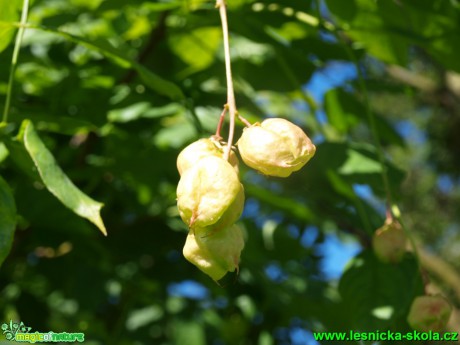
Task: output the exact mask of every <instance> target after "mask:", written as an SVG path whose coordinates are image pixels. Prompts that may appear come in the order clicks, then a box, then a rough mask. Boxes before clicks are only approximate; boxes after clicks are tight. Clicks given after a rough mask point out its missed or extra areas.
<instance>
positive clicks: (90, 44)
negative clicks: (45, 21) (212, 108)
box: [32, 26, 184, 99]
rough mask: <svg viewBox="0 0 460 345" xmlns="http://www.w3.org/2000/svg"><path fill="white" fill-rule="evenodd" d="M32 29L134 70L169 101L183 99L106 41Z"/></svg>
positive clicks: (171, 85)
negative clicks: (72, 43) (168, 98)
mask: <svg viewBox="0 0 460 345" xmlns="http://www.w3.org/2000/svg"><path fill="white" fill-rule="evenodd" d="M32 27H33V28H34V29H38V30H43V31H47V32H52V33H54V34H57V35H60V36H62V37H64V38H66V39H68V40H69V41H72V42H75V43H78V44H81V45H83V46H85V47H87V48H89V49H92V50H96V51H98V52H99V53H101V54H103V55H105V56H106V57H108V58H111V59H112V60H114V61H115V62H116V63H118V64H119V65H120V66H121V67H123V68H132V69H134V70H136V72H137V73H138V74H139V77H140V78H141V79H142V80H143V82H144V83H145V85H146V86H148V87H149V88H150V89H152V90H153V91H156V92H158V93H159V94H161V95H164V96H168V97H170V98H171V99H183V98H184V95H183V93H182V91H181V89H180V88H179V87H178V86H177V85H176V84H174V83H172V82H170V81H167V80H165V79H163V78H161V77H160V76H158V75H157V74H155V73H153V72H152V71H150V70H149V69H147V68H145V67H144V66H143V65H141V64H139V63H138V62H136V61H133V60H131V59H129V58H127V57H125V56H124V54H123V53H122V52H121V51H119V50H117V49H116V48H114V47H113V46H111V45H110V44H109V43H108V42H106V41H91V40H89V39H86V38H83V37H78V36H75V35H72V34H69V33H67V32H63V31H59V30H56V29H52V28H48V27H42V26H32Z"/></svg>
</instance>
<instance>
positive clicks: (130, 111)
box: [107, 102, 183, 123]
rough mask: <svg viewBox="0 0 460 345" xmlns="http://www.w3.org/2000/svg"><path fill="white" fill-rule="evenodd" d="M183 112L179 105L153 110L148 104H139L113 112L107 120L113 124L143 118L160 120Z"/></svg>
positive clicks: (174, 104)
mask: <svg viewBox="0 0 460 345" xmlns="http://www.w3.org/2000/svg"><path fill="white" fill-rule="evenodd" d="M182 110H183V107H182V106H181V105H180V104H178V103H170V104H168V105H165V106H163V107H156V108H153V107H152V106H151V105H150V103H148V102H139V103H134V104H131V105H129V106H128V107H126V108H120V109H113V110H111V111H110V112H109V113H108V115H107V118H108V119H109V121H111V122H122V123H125V122H130V121H134V120H137V119H141V118H148V119H153V118H160V117H164V116H170V115H175V114H177V113H179V112H180V111H182Z"/></svg>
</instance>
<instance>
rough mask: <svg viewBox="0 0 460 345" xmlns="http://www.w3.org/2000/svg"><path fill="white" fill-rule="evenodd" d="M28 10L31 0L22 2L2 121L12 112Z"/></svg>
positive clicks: (6, 119)
mask: <svg viewBox="0 0 460 345" xmlns="http://www.w3.org/2000/svg"><path fill="white" fill-rule="evenodd" d="M28 11H29V0H24V2H23V4H22V14H21V26H20V27H19V30H18V33H17V35H16V41H15V42H14V50H13V57H12V59H11V68H10V75H9V77H8V86H7V89H6V100H5V108H4V109H3V118H2V122H8V114H9V112H10V104H11V94H12V92H13V79H14V72H15V71H16V65H17V62H18V56H19V49H20V48H21V43H22V38H23V36H24V31H25V30H26V29H25V26H26V23H27V15H28Z"/></svg>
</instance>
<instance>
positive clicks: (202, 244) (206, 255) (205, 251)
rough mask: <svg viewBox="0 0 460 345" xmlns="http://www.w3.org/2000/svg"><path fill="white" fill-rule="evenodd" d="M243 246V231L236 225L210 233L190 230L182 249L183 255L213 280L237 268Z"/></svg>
mask: <svg viewBox="0 0 460 345" xmlns="http://www.w3.org/2000/svg"><path fill="white" fill-rule="evenodd" d="M243 247H244V239H243V233H242V231H241V229H240V228H239V227H238V226H237V225H233V226H231V227H229V228H226V229H223V230H221V231H219V232H216V233H213V234H210V235H201V236H200V235H198V233H194V232H193V231H190V232H189V234H188V236H187V240H186V242H185V246H184V249H183V254H184V257H185V258H186V259H187V260H188V261H189V262H191V263H192V264H194V265H195V266H196V267H198V268H199V269H200V270H201V271H203V272H204V273H206V274H207V275H209V276H210V277H211V278H212V279H214V280H215V281H218V280H220V279H222V278H223V277H224V276H225V275H226V274H227V272H234V271H235V269H236V270H237V269H238V264H239V261H240V254H241V251H242V250H243Z"/></svg>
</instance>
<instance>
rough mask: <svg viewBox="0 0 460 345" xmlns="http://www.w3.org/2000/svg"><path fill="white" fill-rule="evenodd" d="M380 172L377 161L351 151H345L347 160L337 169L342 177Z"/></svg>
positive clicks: (380, 168) (380, 167) (379, 165)
mask: <svg viewBox="0 0 460 345" xmlns="http://www.w3.org/2000/svg"><path fill="white" fill-rule="evenodd" d="M380 172H382V165H381V164H380V162H379V161H377V160H374V159H373V158H371V157H369V156H367V155H365V154H363V153H362V152H358V151H356V150H353V149H349V150H347V160H346V161H345V164H344V165H342V166H341V167H340V169H339V173H340V174H342V175H352V174H378V173H380Z"/></svg>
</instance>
